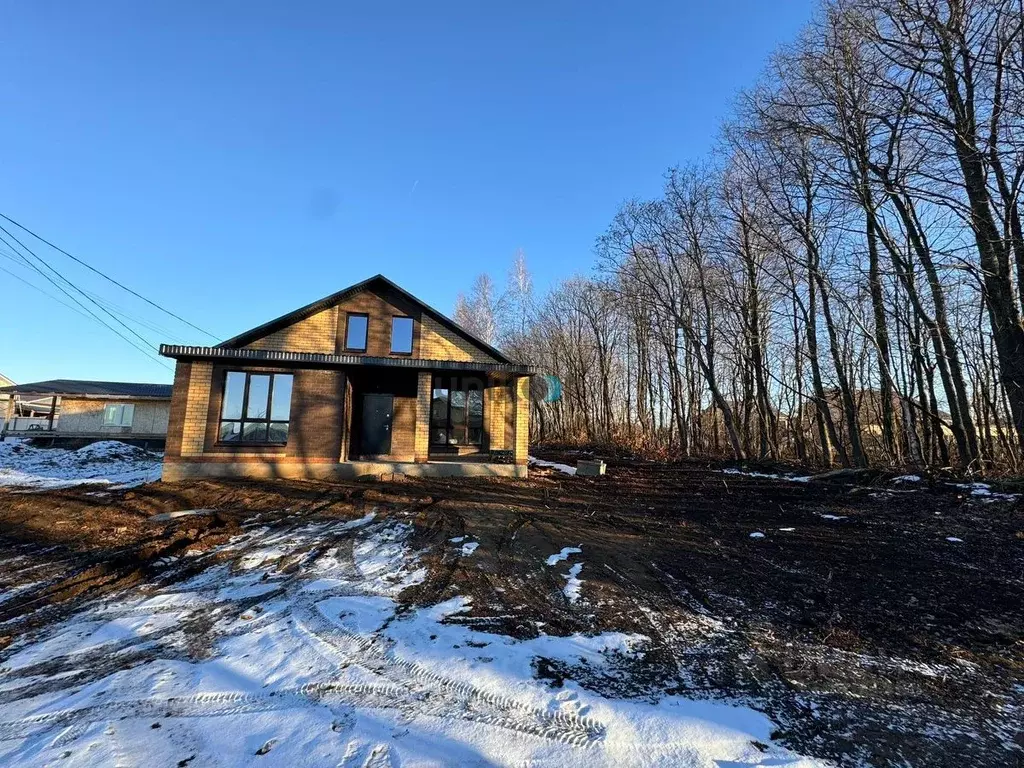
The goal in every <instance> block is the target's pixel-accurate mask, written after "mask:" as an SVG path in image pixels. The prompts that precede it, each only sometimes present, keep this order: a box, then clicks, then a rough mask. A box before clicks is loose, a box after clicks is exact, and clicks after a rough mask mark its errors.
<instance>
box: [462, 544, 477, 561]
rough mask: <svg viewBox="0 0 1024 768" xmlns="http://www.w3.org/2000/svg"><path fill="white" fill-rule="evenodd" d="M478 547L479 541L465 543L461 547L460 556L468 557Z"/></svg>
mask: <svg viewBox="0 0 1024 768" xmlns="http://www.w3.org/2000/svg"><path fill="white" fill-rule="evenodd" d="M479 546H480V542H479V541H467V542H466V543H465V544H463V545H462V556H463V557H469V556H470V555H472V554H473V553H474V552H476V548H477V547H479Z"/></svg>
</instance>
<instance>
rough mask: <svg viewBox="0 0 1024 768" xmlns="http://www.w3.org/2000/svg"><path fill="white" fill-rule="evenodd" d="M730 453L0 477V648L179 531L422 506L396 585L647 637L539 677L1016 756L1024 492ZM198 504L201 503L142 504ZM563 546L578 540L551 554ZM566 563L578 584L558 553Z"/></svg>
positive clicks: (486, 613) (805, 738)
mask: <svg viewBox="0 0 1024 768" xmlns="http://www.w3.org/2000/svg"><path fill="white" fill-rule="evenodd" d="M544 458H547V459H550V460H556V461H566V462H573V459H574V458H575V457H573V456H567V455H557V454H552V455H545V456H544ZM722 470H723V467H722V466H717V465H716V466H708V465H707V464H706V463H704V464H700V463H683V464H672V465H668V464H664V463H646V462H640V461H629V460H613V461H609V467H608V474H607V475H606V476H604V477H601V478H584V477H573V476H569V475H566V474H563V473H560V472H558V471H555V470H551V469H535V470H534V471H533V472H532V474H531V477H530V479H529V480H508V479H458V480H443V479H402V478H395V479H394V480H393V481H392V482H351V483H315V482H297V481H217V482H213V481H203V482H190V483H177V484H161V483H156V484H153V485H149V486H143V487H140V488H136V489H132V490H127V491H97V490H95V489H90V488H89V487H87V486H85V487H80V488H74V489H69V490H62V491H51V492H47V493H31V494H28V493H18V492H16V491H9V490H6V491H0V590H2V597H0V648H3V647H6V646H8V645H9V644H10V643H11V642H12V641H13V640H14V639H16V638H18V637H19V636H21V635H23V634H24V633H28V632H31V633H35V632H38V631H39V630H41V629H43V628H45V627H46V626H48V625H50V624H51V623H52V622H54V621H57V620H59V619H61V618H64V617H66V616H67V615H69V614H70V613H72V612H74V611H76V610H79V609H80V608H81V607H82V606H83V605H84V604H86V603H87V602H89V601H91V600H94V599H96V598H98V597H101V596H104V595H108V594H111V593H113V592H117V591H121V590H128V589H132V590H137V589H143V590H144V589H145V588H146V586H147V584H152V583H155V582H157V581H160V579H161V578H162V574H164V573H167V572H168V571H169V565H170V564H172V563H178V565H177V566H176V567H175V568H174V569H173V572H174V578H176V579H183V578H186V577H187V576H189V575H192V574H191V573H190V572H189V569H188V568H183V567H181V556H182V555H183V554H184V553H185V552H186V551H195V550H200V551H202V550H209V549H211V548H213V547H214V546H216V545H218V544H221V543H223V542H224V541H226V540H227V539H228V538H230V537H231V536H232V535H234V534H236V533H237V532H238V531H239V530H240V526H241V525H243V524H248V523H251V522H253V520H254V519H257V518H258V519H259V520H260V521H261V522H262V523H263V524H265V525H271V526H273V525H274V522H275V520H282V521H283V520H284V519H285V517H286V516H288V515H293V514H294V513H295V512H297V511H298V512H301V513H302V515H303V516H304V517H308V518H311V519H316V518H330V517H345V518H350V517H353V516H356V515H362V514H364V513H365V512H366V511H368V510H370V509H372V508H376V509H377V512H378V515H383V516H387V515H389V514H397V513H398V512H405V511H407V510H413V511H414V512H415V517H414V521H415V526H416V533H415V537H414V542H413V543H414V545H415V546H416V547H417V548H419V549H422V550H423V551H424V554H423V557H422V562H423V563H425V564H426V565H427V566H428V568H429V571H430V576H429V578H428V579H427V580H426V581H425V582H424V583H422V584H420V585H418V586H415V587H412V588H410V589H407V590H406V591H405V593H403V595H402V600H403V602H404V603H405V604H406V605H408V606H410V607H412V606H418V605H428V604H434V603H436V602H439V601H441V600H445V599H448V598H450V597H452V596H454V595H467V596H472V598H473V602H472V605H473V609H472V611H471V612H469V613H467V614H460V615H459V616H458V617H453V618H452V620H453V621H460V622H471V623H472V626H473V627H474V628H476V629H480V630H484V631H488V630H490V631H494V632H500V633H504V634H510V635H513V636H516V637H521V638H525V637H533V636H536V635H537V634H538V633H540V632H544V633H547V634H568V633H572V632H586V633H596V632H602V631H609V630H617V631H623V632H637V633H640V634H643V635H646V636H648V637H649V638H650V639H651V644H650V649H649V652H648V653H647V654H646V655H645V656H644V658H643V661H642V662H637V663H634V664H631V665H630V666H629V668H623V669H619V670H615V672H614V674H611V673H608V672H605V673H602V675H601V676H600V677H594V674H595V673H593V672H590V671H587V670H584V669H577V668H573V667H571V666H566V665H565V664H564V663H561V662H555V661H549V660H545V659H540V660H538V662H537V665H536V672H537V675H538V676H539V677H541V678H545V679H547V680H549V681H550V684H551V685H552V686H556V687H557V686H559V685H561V684H562V682H563V681H564V680H565V679H574V680H576V681H577V682H579V683H580V684H581V685H584V686H586V687H587V688H589V689H591V690H594V691H597V692H600V693H602V694H604V695H608V696H630V697H642V698H648V699H654V698H656V697H658V696H661V695H664V694H665V693H666V692H667V693H676V694H682V695H687V696H691V697H708V698H732V699H740V700H742V701H744V702H746V703H748V704H751V705H752V706H755V707H757V708H759V709H761V710H763V711H765V712H766V713H768V714H769V716H770V717H772V718H773V720H775V722H777V723H778V724H779V728H778V731H777V732H776V733H775V734H774V735H773V738H775V739H779V740H781V741H782V742H783V743H784V744H786V745H787V746H790V747H792V748H793V749H795V750H797V751H798V752H801V753H803V754H808V755H813V756H818V757H824V758H829V759H832V760H835V761H837V762H838V763H840V764H870V765H892V766H896V765H919V766H925V765H927V766H964V765H993V766H996V765H999V766H1005V765H1018V766H1019V765H1024V731H1022V725H1021V724H1022V722H1024V709H1022V705H1024V589H1022V586H1024V506H1022V504H1021V502H1020V501H1019V500H1015V499H1010V498H1005V499H1004V498H998V497H997V498H996V500H995V501H992V500H991V499H992V498H993V497H990V496H984V495H972V494H971V490H970V489H965V488H959V487H956V486H954V485H951V484H950V483H949V482H947V481H945V480H932V481H928V480H925V481H923V482H921V483H900V484H894V483H893V482H892V478H891V476H890V477H885V476H881V475H877V474H876V475H873V476H861V477H854V478H850V477H841V478H836V479H833V480H826V481H813V482H794V481H791V480H786V479H779V478H772V477H756V476H750V475H743V474H729V473H725V472H723V471H722ZM194 509H203V510H211V511H210V512H208V513H204V514H197V515H188V516H184V517H180V518H176V519H172V520H170V521H159V520H158V521H152V520H150V518H151V517H152V516H153V515H157V514H159V513H166V512H176V511H181V510H194ZM403 519H404V520H408V518H407V517H403ZM752 533H761V534H764V535H763V536H761V537H756V536H755V537H752V536H751V534H752ZM460 536H466V537H468V538H467V540H473V541H476V542H479V548H478V549H477V551H476V552H475V553H474V555H473V557H470V558H466V557H460V556H459V550H458V548H456V547H453V546H452V545H451V544H450V543H449V542H450V540H451V539H453V538H456V537H460ZM949 537H953V538H955V539H960V540H961V541H950V540H948V539H949ZM565 547H578V548H580V549H581V550H582V553H580V554H578V555H570V556H569V558H568V559H567V560H562V561H559V562H557V563H556V564H554V565H553V566H548V565H546V562H545V561H546V558H547V557H548V556H550V555H552V554H555V553H558V552H559V551H560V550H562V549H563V548H565ZM202 562H203V565H201V566H197V567H209V562H208V561H206V560H203V561H202ZM579 563H582V564H583V568H582V570H581V571H580V572H579V578H580V579H581V580H582V587H581V597H580V599H579V600H578V601H577V602H573V601H572V600H570V598H569V597H568V596H567V595H566V592H565V589H564V588H565V586H566V576H565V574H566V573H567V572H568V570H569V567H570V566H571V565H573V564H579ZM196 652H197V653H201V652H202V650H201V649H197V650H196ZM4 658H5V654H4V653H3V652H2V650H0V667H2V664H3V660H4ZM125 663H132V662H131V659H130V658H129V659H127V660H126V661H125Z"/></svg>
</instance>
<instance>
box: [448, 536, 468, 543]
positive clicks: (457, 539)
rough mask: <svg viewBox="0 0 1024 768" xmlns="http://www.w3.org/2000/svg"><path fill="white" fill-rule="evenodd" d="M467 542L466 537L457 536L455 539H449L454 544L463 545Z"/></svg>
mask: <svg viewBox="0 0 1024 768" xmlns="http://www.w3.org/2000/svg"><path fill="white" fill-rule="evenodd" d="M465 540H466V537H465V536H456V537H455V538H454V539H448V541H450V542H451V543H452V544H461V543H462V542H464V541H465Z"/></svg>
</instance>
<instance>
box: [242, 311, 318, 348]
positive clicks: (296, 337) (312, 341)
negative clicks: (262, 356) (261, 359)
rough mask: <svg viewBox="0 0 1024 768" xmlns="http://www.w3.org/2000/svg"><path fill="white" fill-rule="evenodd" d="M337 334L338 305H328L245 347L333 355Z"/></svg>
mask: <svg viewBox="0 0 1024 768" xmlns="http://www.w3.org/2000/svg"><path fill="white" fill-rule="evenodd" d="M337 334H338V307H337V306H334V307H328V308H327V309H325V310H324V311H323V312H318V313H317V314H315V315H313V316H312V317H307V318H306V319H305V320H300V321H299V322H297V323H295V324H294V325H289V326H288V327H287V328H282V329H281V330H280V331H275V332H274V333H272V334H270V335H269V336H264V337H263V338H262V339H257V340H256V341H254V342H252V344H248V345H247V346H246V349H270V350H274V351H277V352H313V353H318V354H322V355H333V354H334V350H335V345H336V343H337Z"/></svg>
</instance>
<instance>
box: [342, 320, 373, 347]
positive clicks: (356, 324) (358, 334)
mask: <svg viewBox="0 0 1024 768" xmlns="http://www.w3.org/2000/svg"><path fill="white" fill-rule="evenodd" d="M369 321H370V318H369V317H367V316H366V315H357V314H355V313H353V312H349V313H348V319H347V320H346V324H345V349H347V350H349V351H350V352H365V351H366V328H367V326H368V325H369Z"/></svg>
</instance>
